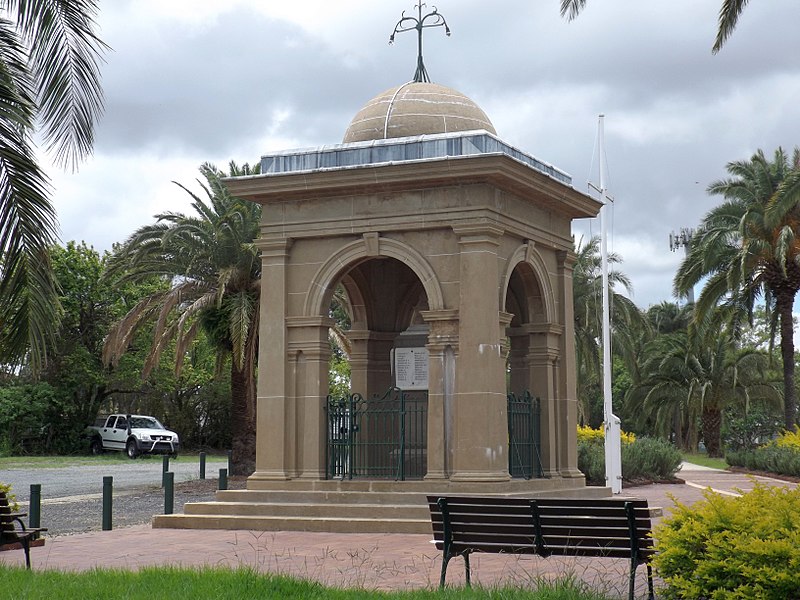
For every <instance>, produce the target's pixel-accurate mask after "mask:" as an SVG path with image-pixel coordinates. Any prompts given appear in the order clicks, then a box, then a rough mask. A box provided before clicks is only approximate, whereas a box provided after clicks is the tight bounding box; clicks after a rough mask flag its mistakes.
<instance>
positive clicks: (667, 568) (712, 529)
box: [654, 485, 800, 600]
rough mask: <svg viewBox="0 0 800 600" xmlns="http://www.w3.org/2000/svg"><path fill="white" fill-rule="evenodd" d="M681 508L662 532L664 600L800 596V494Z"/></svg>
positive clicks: (658, 560) (712, 497) (758, 495)
mask: <svg viewBox="0 0 800 600" xmlns="http://www.w3.org/2000/svg"><path fill="white" fill-rule="evenodd" d="M704 496H705V500H703V501H700V502H696V503H694V504H692V505H691V506H686V505H683V504H680V503H677V502H676V507H675V509H674V510H673V511H672V514H671V515H670V516H669V517H666V518H665V519H664V520H663V522H662V523H661V524H660V525H659V526H658V527H657V528H656V530H655V532H654V537H655V539H656V540H657V542H656V544H657V545H656V548H657V550H658V552H657V553H656V556H655V559H654V565H655V567H656V571H657V573H658V575H659V576H660V577H661V578H662V579H663V580H664V582H665V584H666V588H662V589H661V590H660V592H659V595H660V596H662V597H664V598H760V599H765V600H770V599H774V600H779V599H780V600H783V599H785V598H800V578H798V577H797V569H798V566H800V521H799V520H798V519H797V515H798V514H800V489H785V488H780V487H767V486H762V485H756V487H755V489H753V490H752V491H751V492H748V493H746V494H744V495H743V496H741V497H731V496H723V495H722V494H718V493H715V492H713V491H710V490H709V491H706V492H705V493H704Z"/></svg>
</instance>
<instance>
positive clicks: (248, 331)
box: [103, 162, 261, 474]
mask: <svg viewBox="0 0 800 600" xmlns="http://www.w3.org/2000/svg"><path fill="white" fill-rule="evenodd" d="M200 172H201V173H202V175H203V177H204V178H205V180H206V183H205V184H203V183H202V182H201V186H202V187H203V189H204V191H205V194H206V198H205V199H203V198H201V197H200V196H198V195H196V194H195V193H193V192H191V191H190V190H189V189H187V188H186V187H184V186H182V185H180V184H177V185H178V186H179V187H181V188H182V189H183V190H184V191H186V192H187V193H188V194H190V195H191V197H192V199H193V202H192V207H193V208H194V209H195V211H196V213H197V214H196V215H195V216H186V215H183V214H179V213H162V214H160V215H157V216H156V218H157V222H156V223H155V224H153V225H147V226H145V227H142V228H140V229H139V230H137V231H136V232H135V233H134V234H133V235H132V236H131V237H130V238H128V240H127V241H126V242H125V243H124V244H123V245H122V246H121V247H119V248H117V249H116V251H115V253H114V255H113V256H112V258H111V261H110V268H109V272H108V275H109V276H110V277H117V278H119V279H120V280H121V281H139V280H144V279H146V278H149V277H152V276H153V275H154V274H157V275H161V276H162V277H164V278H166V279H168V280H169V281H171V286H170V288H169V289H167V290H165V291H159V292H156V293H154V294H152V295H151V296H148V297H147V298H145V299H143V300H142V301H141V302H140V303H139V304H137V305H136V306H135V307H134V308H133V309H131V311H130V312H129V313H128V314H127V315H126V316H125V317H123V318H122V320H120V321H119V322H118V323H117V324H116V325H115V326H114V327H113V328H112V329H111V331H110V332H109V334H108V337H107V339H106V343H105V347H104V354H103V358H104V361H105V362H106V363H107V364H111V365H114V364H116V363H117V361H118V360H119V359H120V357H121V356H122V354H123V353H124V352H125V351H126V349H127V348H128V345H129V344H130V341H131V339H132V337H133V335H134V333H135V332H136V330H137V329H138V328H139V327H140V326H142V325H143V324H145V323H151V322H153V321H155V331H154V341H153V347H152V350H151V352H150V356H149V357H148V360H147V361H146V364H145V367H144V372H143V374H142V376H143V377H147V376H148V375H149V373H150V371H151V370H152V369H153V368H154V367H156V366H157V364H158V361H159V358H160V356H161V353H162V351H163V350H164V349H165V347H166V346H167V344H168V342H170V341H171V340H175V341H176V349H175V363H176V370H177V371H178V372H179V371H180V368H181V366H182V361H183V357H184V356H185V355H186V352H187V350H188V348H189V345H190V344H191V342H192V341H193V340H194V339H195V337H196V336H197V334H198V333H199V332H200V331H201V330H202V331H203V332H205V334H206V335H207V336H208V338H209V339H210V340H211V341H212V343H213V344H214V345H215V346H216V348H217V350H218V357H219V359H220V361H222V360H224V359H227V358H228V357H230V359H231V362H230V369H231V371H230V373H231V420H232V423H231V426H232V433H233V470H234V474H250V473H252V472H253V470H254V469H255V410H256V408H255V365H256V354H257V347H258V314H259V295H260V294H259V292H260V277H261V259H260V257H259V252H258V250H257V248H256V246H255V243H254V242H255V240H256V239H257V238H258V234H259V221H260V218H261V207H260V206H259V205H258V204H255V203H252V202H246V201H244V200H240V199H238V198H234V197H231V195H230V194H229V193H228V191H227V189H226V188H225V186H224V184H223V183H222V178H223V177H224V176H225V174H224V173H222V172H221V171H219V170H217V169H216V168H215V167H214V166H213V165H210V164H204V165H203V166H202V167H200ZM256 172H258V168H257V167H256V168H255V169H252V168H250V167H249V166H248V165H247V164H245V165H243V166H242V167H241V168H240V167H238V166H237V165H236V164H235V163H233V162H231V164H230V168H229V173H228V175H230V176H238V175H251V174H254V173H256ZM219 364H221V362H219Z"/></svg>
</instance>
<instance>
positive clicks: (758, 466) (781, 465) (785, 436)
mask: <svg viewBox="0 0 800 600" xmlns="http://www.w3.org/2000/svg"><path fill="white" fill-rule="evenodd" d="M725 460H727V461H728V464H729V465H732V466H735V467H744V468H746V469H750V470H751V471H768V472H770V473H777V474H779V475H791V476H793V477H800V430H798V429H797V428H795V430H794V431H785V432H783V433H782V434H781V435H780V436H778V438H777V439H775V440H772V441H770V442H768V443H766V444H764V445H762V446H759V447H757V448H740V449H737V450H728V451H727V452H726V453H725Z"/></svg>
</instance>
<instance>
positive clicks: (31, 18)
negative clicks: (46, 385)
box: [0, 0, 107, 371]
mask: <svg viewBox="0 0 800 600" xmlns="http://www.w3.org/2000/svg"><path fill="white" fill-rule="evenodd" d="M96 14H97V2H96V0H34V1H22V0H19V1H16V0H14V1H12V0H2V1H0V71H1V72H2V76H0V324H1V325H0V361H2V362H5V363H19V362H21V361H22V360H23V359H25V358H26V356H27V359H28V362H29V364H30V366H31V367H32V368H33V370H34V371H38V369H39V368H40V367H41V365H42V363H43V361H44V358H45V355H46V353H47V351H48V349H49V348H50V347H51V346H52V344H53V342H54V335H55V331H56V330H57V326H56V321H57V319H56V316H57V314H58V296H57V293H56V285H55V283H54V281H53V275H52V271H51V269H50V263H49V260H48V249H49V248H50V247H51V246H52V245H53V244H54V242H55V240H56V238H57V233H56V231H57V224H56V215H55V211H54V209H53V206H52V204H51V203H50V198H49V194H50V187H49V183H48V179H47V176H46V175H45V174H44V172H43V171H42V170H41V168H40V167H39V164H38V163H37V160H36V156H35V153H34V147H33V142H32V139H31V137H32V135H33V132H34V130H35V129H36V128H37V127H40V128H41V131H42V133H43V139H44V142H45V146H46V149H47V150H48V151H50V152H52V153H53V154H54V155H55V158H56V161H57V162H58V163H59V164H61V165H64V166H70V167H72V168H73V169H74V168H75V166H76V165H77V163H78V162H79V161H80V160H81V159H82V158H84V157H85V156H86V155H87V154H89V152H91V149H92V144H93V141H94V126H95V122H96V120H97V118H98V117H99V115H100V114H101V113H102V105H103V101H102V91H101V88H100V75H99V68H98V62H99V61H100V60H101V56H102V53H103V52H104V51H105V49H106V48H107V46H106V45H105V44H104V43H103V42H102V41H100V40H99V39H98V38H97V36H96V35H95V33H94V29H95V23H94V17H95V15H96Z"/></svg>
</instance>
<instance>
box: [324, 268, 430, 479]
mask: <svg viewBox="0 0 800 600" xmlns="http://www.w3.org/2000/svg"><path fill="white" fill-rule="evenodd" d="M328 295H329V297H330V299H331V301H330V306H331V313H330V314H331V316H333V318H334V323H335V325H334V327H333V328H332V331H334V335H332V336H331V338H332V340H333V339H335V338H336V337H341V340H340V341H339V342H337V345H338V348H335V349H332V360H331V365H332V368H335V369H338V371H339V372H338V373H333V372H331V373H330V376H329V381H334V380H336V379H337V378H338V379H339V380H340V381H341V378H342V375H341V373H342V371H349V390H347V392H346V393H342V389H341V387H339V388H337V389H336V391H335V393H330V394H329V396H328V398H327V400H326V418H327V420H328V425H327V427H326V435H327V440H326V448H327V450H326V474H327V477H329V478H347V479H353V478H370V479H381V478H385V479H396V480H405V479H421V478H422V477H423V476H424V475H425V466H426V454H427V400H428V389H427V388H428V385H427V378H426V375H427V372H428V365H427V360H428V358H427V350H426V348H425V346H426V345H427V342H428V327H427V325H425V323H424V322H423V320H422V317H421V313H422V312H423V311H425V310H428V300H427V294H426V292H425V288H424V286H423V285H422V282H421V281H420V279H419V277H418V276H417V275H416V274H415V273H414V271H412V270H411V268H409V267H408V266H407V265H405V264H404V263H402V262H401V261H399V260H397V259H395V258H389V257H373V258H364V259H362V260H359V261H357V262H356V263H355V264H351V265H349V266H348V267H346V268H345V269H343V270H342V271H341V272H340V273H339V274H338V276H337V277H335V278H333V280H332V283H331V286H330V289H329V290H328ZM343 326H344V327H343ZM343 360H345V361H346V363H347V364H346V367H345V368H343V367H344V365H342V362H343ZM409 360H411V363H409ZM409 369H410V372H409Z"/></svg>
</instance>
